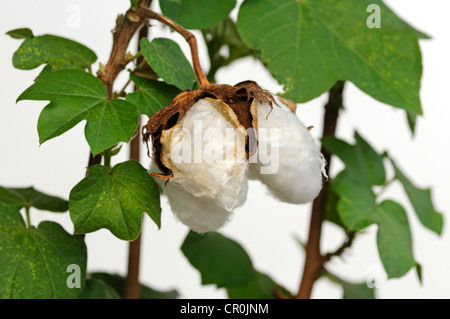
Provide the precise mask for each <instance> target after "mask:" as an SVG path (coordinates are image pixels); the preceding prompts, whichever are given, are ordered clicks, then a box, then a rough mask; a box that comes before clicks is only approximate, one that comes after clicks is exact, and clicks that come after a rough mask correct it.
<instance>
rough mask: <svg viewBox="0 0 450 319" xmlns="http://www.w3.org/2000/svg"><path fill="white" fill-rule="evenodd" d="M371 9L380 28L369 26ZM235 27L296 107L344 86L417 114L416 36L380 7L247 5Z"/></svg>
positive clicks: (352, 0)
mask: <svg viewBox="0 0 450 319" xmlns="http://www.w3.org/2000/svg"><path fill="white" fill-rule="evenodd" d="M370 4H376V5H379V6H380V8H381V24H382V27H381V28H369V27H368V26H367V24H366V21H367V19H368V17H369V15H370V13H367V7H368V6H369V5H370ZM237 26H238V30H239V33H240V34H241V36H242V39H243V40H244V42H245V43H246V44H247V45H248V46H249V47H252V48H256V49H258V50H261V52H262V55H261V60H262V62H263V63H265V64H266V65H267V68H268V69H269V71H270V72H271V73H272V74H273V75H274V77H275V78H276V79H277V80H278V82H279V83H281V84H283V85H284V87H285V90H286V93H285V95H286V96H287V97H288V98H291V99H293V100H294V101H296V102H306V101H309V100H311V99H313V98H315V97H317V96H319V95H320V94H322V93H324V92H326V91H328V90H329V89H330V87H331V86H332V85H333V84H334V83H335V82H336V81H337V80H349V81H352V82H353V83H354V84H355V85H356V86H357V87H358V88H359V89H361V90H362V91H363V92H365V93H367V94H369V95H371V96H372V97H373V98H375V99H377V100H379V101H381V102H384V103H387V104H390V105H393V106H395V107H399V108H403V109H406V110H410V111H413V112H415V113H417V114H421V113H422V109H421V106H420V99H419V89H420V78H421V75H422V63H421V52H420V48H419V45H418V39H417V33H416V32H414V30H413V29H412V28H411V26H409V25H408V24H407V23H405V22H404V21H403V20H401V19H400V18H399V17H398V16H396V15H395V13H393V12H392V11H391V10H390V9H389V8H388V7H387V6H386V5H385V4H384V3H383V2H382V1H381V0H321V1H306V0H305V1H298V0H259V1H249V0H247V1H244V3H243V4H242V6H241V8H240V10H239V16H238V22H237Z"/></svg>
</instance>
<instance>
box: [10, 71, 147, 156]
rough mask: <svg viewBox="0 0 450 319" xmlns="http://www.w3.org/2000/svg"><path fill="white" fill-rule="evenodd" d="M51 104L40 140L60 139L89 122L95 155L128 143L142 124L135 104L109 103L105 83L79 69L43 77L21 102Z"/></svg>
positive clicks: (45, 111)
mask: <svg viewBox="0 0 450 319" xmlns="http://www.w3.org/2000/svg"><path fill="white" fill-rule="evenodd" d="M21 100H46V101H50V104H48V105H47V106H46V107H45V108H44V109H43V110H42V112H41V114H40V116H39V121H38V132H39V141H40V143H44V142H45V141H47V140H49V139H52V138H54V137H56V136H59V135H61V134H63V133H65V132H66V131H68V130H69V129H71V128H72V127H74V126H75V125H76V124H78V123H79V122H80V121H82V120H87V125H86V127H85V136H86V140H87V142H88V143H89V146H90V147H91V150H92V153H93V154H94V155H95V154H98V153H100V152H101V151H104V150H105V149H107V148H109V147H111V146H113V145H115V144H117V143H118V142H128V141H129V139H130V138H131V136H132V135H133V133H134V131H135V130H136V127H137V125H138V117H139V114H138V112H137V110H136V107H135V106H134V104H131V103H129V102H127V101H124V100H118V99H113V100H107V92H106V88H105V86H104V85H103V83H102V82H101V81H100V80H99V79H98V78H96V77H95V76H93V75H91V74H89V73H87V72H84V71H79V70H60V71H54V72H51V73H48V74H46V75H44V76H42V77H39V78H38V79H37V80H36V82H35V83H34V84H33V85H32V86H30V87H29V88H28V89H26V90H25V92H23V93H22V94H21V95H20V96H19V97H18V99H17V101H21Z"/></svg>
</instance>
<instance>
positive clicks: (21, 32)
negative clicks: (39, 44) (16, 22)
mask: <svg viewBox="0 0 450 319" xmlns="http://www.w3.org/2000/svg"><path fill="white" fill-rule="evenodd" d="M6 34H7V35H9V36H10V37H11V38H13V39H25V38H28V37H32V36H33V31H31V30H30V29H28V28H19V29H14V30H10V31H8V32H6Z"/></svg>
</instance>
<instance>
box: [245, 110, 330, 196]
mask: <svg viewBox="0 0 450 319" xmlns="http://www.w3.org/2000/svg"><path fill="white" fill-rule="evenodd" d="M279 104H280V106H276V105H274V106H273V108H271V106H270V105H268V104H267V103H262V104H261V103H258V106H257V113H258V133H257V134H258V153H257V162H256V163H254V164H251V166H250V168H251V171H252V172H251V174H250V175H251V176H252V177H257V178H259V179H260V180H261V182H263V183H264V184H265V185H266V186H267V187H268V189H269V191H270V193H271V194H272V195H273V196H274V197H276V198H278V199H279V200H281V201H283V202H287V203H292V204H301V203H307V202H310V201H312V200H313V199H314V198H315V197H317V195H318V194H319V192H320V190H321V188H322V172H324V167H325V162H324V159H323V156H322V154H321V153H320V150H319V146H318V145H317V143H316V142H315V141H314V139H313V138H312V136H311V134H310V133H309V130H308V129H307V128H306V127H305V125H304V124H303V123H302V122H301V121H300V120H299V119H298V118H297V116H296V115H295V113H293V112H291V110H290V109H289V108H288V107H286V106H285V105H282V104H281V103H279Z"/></svg>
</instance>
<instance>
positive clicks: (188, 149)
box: [160, 99, 248, 233]
mask: <svg viewBox="0 0 450 319" xmlns="http://www.w3.org/2000/svg"><path fill="white" fill-rule="evenodd" d="M227 130H228V132H227ZM227 133H228V134H227ZM168 134H170V135H168V137H167V138H165V139H164V140H165V143H169V144H170V145H165V146H163V149H164V148H165V149H166V151H165V155H164V156H165V159H164V161H166V162H167V164H170V168H171V170H172V173H173V178H171V179H170V180H169V182H168V183H167V185H164V183H162V184H161V182H160V184H161V188H162V190H163V193H164V194H166V195H167V197H168V198H169V203H170V206H171V208H172V211H173V213H174V214H175V215H176V216H177V218H178V219H179V220H180V221H181V222H182V223H184V224H185V225H187V226H188V227H189V228H190V229H192V230H193V231H196V232H198V233H204V232H209V231H214V230H217V229H218V228H220V227H222V226H223V225H224V224H225V223H226V222H227V221H228V220H229V218H230V216H231V215H232V213H233V209H234V208H236V207H238V206H239V205H241V204H243V203H244V202H245V200H246V197H247V172H248V162H247V161H246V158H245V131H244V130H243V128H234V127H233V126H232V124H230V123H229V122H228V121H227V120H226V119H225V117H224V116H223V115H222V113H221V112H219V111H218V110H217V109H216V108H215V107H214V106H213V105H212V104H211V103H210V102H209V101H207V100H203V99H202V100H199V101H198V102H196V103H195V104H194V105H193V106H192V107H191V108H190V109H189V110H188V111H187V112H186V114H185V116H184V117H183V119H182V120H181V121H180V122H179V123H178V124H177V125H176V126H175V127H174V128H173V129H172V131H171V132H170V133H168ZM168 141H170V142H168Z"/></svg>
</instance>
